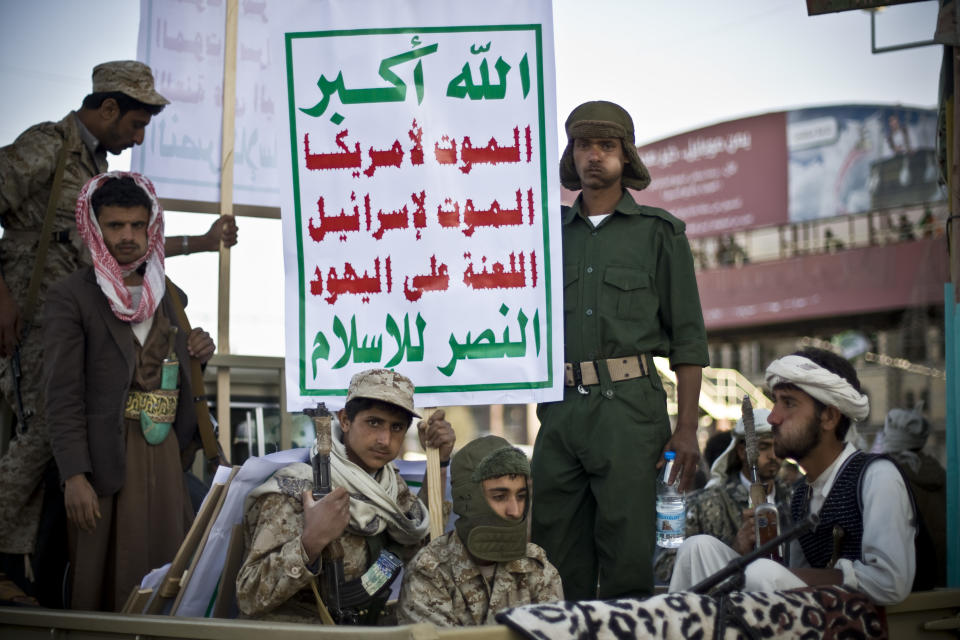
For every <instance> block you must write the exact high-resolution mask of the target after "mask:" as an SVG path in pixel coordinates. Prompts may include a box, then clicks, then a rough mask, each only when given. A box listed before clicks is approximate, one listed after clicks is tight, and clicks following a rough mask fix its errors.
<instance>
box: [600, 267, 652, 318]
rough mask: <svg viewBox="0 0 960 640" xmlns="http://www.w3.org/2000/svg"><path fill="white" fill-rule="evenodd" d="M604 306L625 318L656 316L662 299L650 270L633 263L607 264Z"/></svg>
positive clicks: (602, 304) (602, 300) (607, 311)
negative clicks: (617, 265)
mask: <svg viewBox="0 0 960 640" xmlns="http://www.w3.org/2000/svg"><path fill="white" fill-rule="evenodd" d="M603 284H604V287H603V292H602V298H601V304H600V307H601V310H602V311H603V313H604V314H607V315H613V316H615V317H617V318H622V319H625V320H642V319H644V318H651V319H652V318H655V317H656V315H657V309H658V308H659V301H658V300H657V295H656V292H655V291H654V289H653V280H652V278H651V275H650V272H648V271H644V270H642V269H636V268H633V267H614V266H610V267H607V269H606V271H604V273H603Z"/></svg>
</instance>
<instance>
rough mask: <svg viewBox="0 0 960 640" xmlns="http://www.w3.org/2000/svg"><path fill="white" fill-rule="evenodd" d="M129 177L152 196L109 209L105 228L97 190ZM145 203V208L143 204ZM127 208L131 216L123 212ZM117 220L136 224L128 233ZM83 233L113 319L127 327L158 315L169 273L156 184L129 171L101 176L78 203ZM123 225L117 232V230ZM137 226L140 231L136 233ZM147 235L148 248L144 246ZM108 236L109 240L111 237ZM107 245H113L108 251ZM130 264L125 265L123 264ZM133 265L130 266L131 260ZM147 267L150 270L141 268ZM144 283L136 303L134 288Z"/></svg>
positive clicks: (131, 225) (93, 180)
mask: <svg viewBox="0 0 960 640" xmlns="http://www.w3.org/2000/svg"><path fill="white" fill-rule="evenodd" d="M122 178H129V179H131V180H133V182H134V183H136V185H137V186H138V187H140V188H141V189H142V190H143V191H144V192H145V194H146V195H148V196H149V197H148V198H147V199H146V200H143V199H139V198H134V199H131V201H130V204H131V205H132V206H129V207H123V206H120V205H106V206H104V207H102V208H103V209H106V210H107V211H101V212H99V213H100V215H106V216H109V218H108V219H109V223H108V226H107V228H106V229H104V228H103V227H102V226H101V224H100V222H99V221H98V218H99V217H100V215H97V213H96V211H95V210H96V209H99V207H94V206H93V205H92V200H93V199H94V198H95V197H96V192H97V189H99V188H100V186H101V185H102V184H103V183H104V182H106V181H108V180H115V179H122ZM146 202H149V205H150V207H149V210H148V211H147V213H148V220H147V222H146V224H145V225H144V224H143V221H142V220H141V219H140V217H142V213H141V210H139V209H138V207H141V206H143V207H144V209H146V207H145V206H144V204H146ZM142 203H143V204H142ZM124 209H126V212H122V210H124ZM117 216H125V217H127V218H130V222H131V224H130V225H127V227H125V228H122V224H123V223H122V222H120V221H119V220H116V219H115V218H117ZM76 217H77V230H78V231H79V232H80V237H81V238H83V241H84V243H86V245H87V248H88V249H90V254H91V256H92V257H93V268H94V271H95V272H96V274H97V282H98V283H99V285H100V289H101V290H102V291H103V294H104V295H105V296H107V300H109V301H110V308H111V309H112V310H113V314H114V315H115V316H117V317H118V318H120V319H121V320H123V321H124V322H132V323H141V322H143V321H144V320H145V319H146V318H148V317H150V316H152V315H153V313H154V311H155V310H156V308H157V305H158V304H160V299H161V298H163V292H164V269H163V257H164V253H163V209H162V208H161V207H160V203H159V202H157V194H156V192H155V191H154V189H153V183H151V182H150V180H149V179H147V178H146V177H145V176H142V175H140V174H138V173H132V172H126V171H111V172H108V173H101V174H100V175H98V176H95V177H93V178H91V179H90V181H89V182H87V184H86V185H84V187H83V189H82V190H81V191H80V196H79V197H78V198H77V209H76ZM114 225H120V226H117V228H116V229H113V228H111V226H114ZM134 225H136V227H135V228H134ZM144 230H145V241H146V242H145V244H141V243H142V240H143V239H144V238H142V237H141V236H143V235H144V234H143V233H142V231H144ZM105 234H106V235H105ZM107 241H109V242H110V243H111V246H107V243H106V242H107ZM121 260H124V262H120V261H121ZM127 260H129V261H127ZM142 265H146V267H145V269H141V266H142ZM140 284H142V286H143V290H142V295H140V296H138V298H139V299H138V301H137V303H136V304H134V296H133V293H132V292H131V291H130V289H129V288H128V285H133V286H137V285H140Z"/></svg>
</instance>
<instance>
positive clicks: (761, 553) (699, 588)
mask: <svg viewBox="0 0 960 640" xmlns="http://www.w3.org/2000/svg"><path fill="white" fill-rule="evenodd" d="M819 523H820V516H818V515H817V514H815V513H811V514H810V515H808V516H807V519H806V520H802V521H800V522H798V523H797V524H796V525H794V526H793V528H791V529H790V530H789V531H786V532H784V533H781V534H780V535H778V536H777V537H776V538H771V539H770V540H768V541H767V542H766V543H764V544H762V545H760V546H759V547H757V548H756V549H754V550H753V551H751V552H750V553H747V554H744V555H742V556H737V557H736V558H734V559H733V560H731V561H730V562H729V563H728V564H727V566H725V567H724V568H723V569H720V571H717V572H716V573H715V574H713V575H712V576H709V577H707V578H705V579H704V580H701V581H700V582H699V583H697V584H695V585H693V587H692V588H691V589H690V591H693V592H694V593H708V592H710V591H711V590H712V593H711V595H713V596H717V597H719V596H722V595H725V594H727V593H730V592H731V591H736V590H739V589H741V588H743V572H744V570H745V569H746V568H747V565H748V564H750V563H751V562H753V561H754V560H756V559H757V558H764V557H768V556H769V554H770V553H771V552H772V551H774V550H775V549H776V548H777V547H779V546H780V545H781V544H786V543H788V542H790V541H791V540H793V539H794V538H796V537H797V536H799V535H800V534H802V533H804V532H805V531H807V530H808V529H812V528H815V527H816V526H817V525H818V524H819ZM717 585H719V586H717Z"/></svg>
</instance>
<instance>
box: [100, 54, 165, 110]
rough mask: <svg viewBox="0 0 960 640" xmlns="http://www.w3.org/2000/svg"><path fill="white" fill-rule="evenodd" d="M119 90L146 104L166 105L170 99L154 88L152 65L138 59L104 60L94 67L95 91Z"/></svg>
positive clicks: (108, 91)
mask: <svg viewBox="0 0 960 640" xmlns="http://www.w3.org/2000/svg"><path fill="white" fill-rule="evenodd" d="M113 91H119V92H120V93H123V94H126V95H128V96H130V97H131V98H134V99H136V100H139V101H140V102H142V103H144V104H150V105H158V106H159V105H165V104H170V101H169V100H167V99H166V98H164V97H163V96H162V95H160V94H159V93H157V90H156V89H154V88H153V72H152V71H150V67H148V66H147V65H145V64H143V63H142V62H137V61H136V60H115V61H113V62H104V63H103V64H98V65H97V66H95V67H94V68H93V93H110V92H113Z"/></svg>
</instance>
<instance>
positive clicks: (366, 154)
mask: <svg viewBox="0 0 960 640" xmlns="http://www.w3.org/2000/svg"><path fill="white" fill-rule="evenodd" d="M300 9H302V10H298V8H297V4H295V3H290V5H284V11H285V15H284V16H278V15H276V14H275V15H274V20H277V21H278V22H279V23H280V24H282V25H283V26H284V33H283V52H282V57H283V60H284V63H285V70H286V77H285V80H286V96H285V99H284V100H283V102H284V104H285V110H286V116H287V118H288V120H289V135H288V136H287V138H286V141H285V144H286V145H287V149H286V151H285V152H284V153H282V154H281V157H282V158H283V161H284V162H286V163H289V169H288V171H286V173H284V172H281V174H282V175H288V176H289V182H290V184H289V185H286V186H285V187H284V188H282V189H281V192H282V200H281V208H282V211H283V225H284V243H285V246H284V256H285V268H286V277H285V285H286V304H285V311H286V344H287V354H286V355H287V389H288V406H289V407H290V409H291V410H297V409H299V408H302V407H305V406H308V405H312V404H314V403H315V402H317V401H319V400H324V401H327V402H330V403H332V405H333V406H338V405H341V404H342V402H343V399H344V396H345V395H346V390H347V385H348V382H349V380H350V377H351V375H352V374H354V373H356V372H358V371H361V370H363V369H368V368H371V367H388V368H394V369H396V370H398V371H400V372H401V373H403V374H405V375H407V376H409V377H410V378H411V379H413V381H414V382H415V384H416V385H417V392H418V397H417V403H418V405H420V406H424V405H428V404H440V405H449V404H477V403H487V402H531V401H538V400H546V399H558V398H559V397H560V394H561V392H562V387H561V385H562V376H561V375H560V374H561V370H562V357H563V347H562V330H563V329H562V313H561V305H562V298H561V296H562V289H561V284H562V283H561V278H560V264H559V248H560V234H559V215H558V214H559V205H560V200H559V184H558V178H557V166H558V158H557V149H556V130H557V129H556V109H555V105H554V93H555V90H554V77H553V44H552V26H551V7H550V3H549V2H546V1H542V2H529V3H523V4H521V5H517V4H516V3H513V2H488V3H484V5H483V6H482V7H476V6H475V5H461V4H459V3H447V2H434V1H431V2H424V1H408V2H379V1H365V2H349V3H344V2H326V3H319V4H318V3H303V4H302V5H301V6H300Z"/></svg>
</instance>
